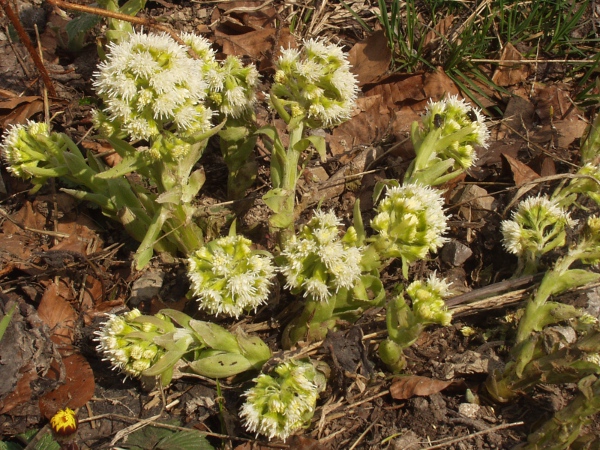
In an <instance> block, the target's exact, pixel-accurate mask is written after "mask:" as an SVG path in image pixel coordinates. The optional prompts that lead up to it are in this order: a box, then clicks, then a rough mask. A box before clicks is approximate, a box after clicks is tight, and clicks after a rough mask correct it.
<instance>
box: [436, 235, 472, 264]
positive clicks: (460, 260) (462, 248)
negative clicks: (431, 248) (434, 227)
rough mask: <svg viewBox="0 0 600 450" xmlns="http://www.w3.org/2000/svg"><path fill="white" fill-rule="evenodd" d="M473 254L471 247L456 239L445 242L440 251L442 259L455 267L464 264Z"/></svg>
mask: <svg viewBox="0 0 600 450" xmlns="http://www.w3.org/2000/svg"><path fill="white" fill-rule="evenodd" d="M472 254H473V252H472V251H471V249H470V248H469V247H467V246H466V245H464V244H462V243H460V242H458V241H456V240H454V239H452V240H451V241H449V242H447V243H446V244H444V246H443V247H442V250H441V252H440V256H441V258H442V261H444V262H445V263H448V264H451V265H453V266H455V267H458V266H462V265H463V264H464V262H465V261H466V260H467V259H469V258H470V257H471V255H472Z"/></svg>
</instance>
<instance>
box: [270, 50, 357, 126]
mask: <svg viewBox="0 0 600 450" xmlns="http://www.w3.org/2000/svg"><path fill="white" fill-rule="evenodd" d="M357 93H358V82H357V80H356V77H355V76H354V75H353V74H352V72H350V64H349V63H348V59H347V55H346V54H345V53H344V52H343V51H342V49H341V48H340V47H338V46H336V45H333V44H327V43H325V42H324V41H322V40H317V39H310V40H306V41H304V45H303V48H302V50H300V51H299V50H296V49H282V50H281V55H280V57H279V59H278V60H277V62H276V72H275V83H274V84H273V86H272V89H271V94H272V95H275V96H276V97H277V98H279V99H281V100H283V101H285V102H286V104H287V105H288V107H289V109H290V111H291V113H292V116H293V117H298V116H301V115H303V116H305V117H306V118H307V119H309V121H308V125H309V126H311V127H313V128H316V127H333V126H335V125H338V124H340V123H342V122H344V121H346V120H348V119H349V118H350V115H351V113H352V110H353V109H354V105H355V102H356V97H357Z"/></svg>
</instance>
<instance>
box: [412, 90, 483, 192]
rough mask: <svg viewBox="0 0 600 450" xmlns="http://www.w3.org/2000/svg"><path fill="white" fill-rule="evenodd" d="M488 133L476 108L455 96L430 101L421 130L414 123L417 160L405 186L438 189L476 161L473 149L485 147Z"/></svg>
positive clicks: (413, 135) (413, 132)
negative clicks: (438, 186) (419, 184)
mask: <svg viewBox="0 0 600 450" xmlns="http://www.w3.org/2000/svg"><path fill="white" fill-rule="evenodd" d="M488 139H489V131H488V128H487V125H486V124H485V121H484V116H483V115H482V113H481V111H480V110H479V109H478V108H474V107H471V106H469V105H468V104H467V103H466V102H465V101H464V100H462V99H459V98H458V97H457V96H450V97H448V98H446V99H443V100H440V101H437V102H430V104H429V105H428V107H427V111H426V113H425V115H424V116H423V120H422V127H421V126H420V125H419V123H418V122H414V123H413V125H412V130H411V140H412V143H413V146H414V149H415V154H416V158H415V159H414V160H413V162H412V163H411V165H410V166H409V168H408V170H407V172H406V175H405V177H404V182H405V183H408V182H410V183H421V184H424V185H428V186H437V185H440V184H443V183H445V182H447V181H450V180H452V179H453V178H455V177H457V176H458V175H460V174H461V173H463V172H464V171H465V170H467V169H468V168H469V167H471V166H472V165H473V163H474V162H475V160H476V159H477V154H476V152H475V147H476V146H479V147H482V148H485V147H487V145H488Z"/></svg>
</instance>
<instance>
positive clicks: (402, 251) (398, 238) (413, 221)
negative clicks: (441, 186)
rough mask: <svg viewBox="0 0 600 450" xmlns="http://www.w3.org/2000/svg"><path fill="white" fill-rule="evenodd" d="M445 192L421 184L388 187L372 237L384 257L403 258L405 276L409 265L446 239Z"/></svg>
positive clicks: (379, 208) (433, 250)
mask: <svg viewBox="0 0 600 450" xmlns="http://www.w3.org/2000/svg"><path fill="white" fill-rule="evenodd" d="M443 204H444V199H443V197H442V196H441V192H440V191H438V190H436V189H433V188H431V187H428V186H423V185H419V184H404V185H402V186H392V187H390V188H388V189H387V192H386V194H385V197H384V198H383V199H382V200H381V202H380V203H379V205H378V206H377V208H376V211H377V215H376V216H375V217H374V218H373V220H372V221H371V227H372V228H373V230H374V231H375V233H376V234H375V235H374V236H373V237H372V238H370V241H371V242H372V243H373V246H374V247H375V248H376V249H377V251H378V252H379V254H380V255H381V257H382V258H400V259H401V260H402V270H403V274H404V276H405V277H407V276H408V264H409V263H411V262H414V261H417V260H420V259H423V258H425V257H426V256H427V254H428V253H429V252H430V251H432V252H435V251H437V249H438V248H440V247H441V246H442V245H443V244H444V243H445V242H446V238H444V237H443V236H442V235H443V233H444V232H445V231H446V229H447V218H446V215H445V214H444V210H443Z"/></svg>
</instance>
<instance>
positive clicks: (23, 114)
mask: <svg viewBox="0 0 600 450" xmlns="http://www.w3.org/2000/svg"><path fill="white" fill-rule="evenodd" d="M0 109H8V110H10V112H9V113H7V114H6V115H3V116H0V128H4V129H6V128H7V127H8V126H9V125H17V124H22V123H25V122H26V121H27V119H29V118H30V117H31V116H33V115H34V114H37V113H39V112H40V111H42V110H43V109H44V102H43V101H42V99H41V97H38V96H29V97H17V98H11V99H10V100H6V101H3V102H0Z"/></svg>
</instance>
